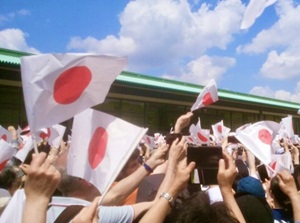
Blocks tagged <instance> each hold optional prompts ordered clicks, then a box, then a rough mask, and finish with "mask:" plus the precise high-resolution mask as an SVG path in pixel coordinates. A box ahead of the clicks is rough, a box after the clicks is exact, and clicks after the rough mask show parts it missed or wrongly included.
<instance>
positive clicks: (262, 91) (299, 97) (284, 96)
mask: <svg viewBox="0 0 300 223" xmlns="http://www.w3.org/2000/svg"><path fill="white" fill-rule="evenodd" d="M249 93H250V94H253V95H257V96H263V97H268V98H275V99H278V100H284V101H291V102H296V103H300V81H299V82H298V83H297V87H296V88H295V90H294V91H293V92H289V91H285V90H277V91H274V90H272V89H271V88H270V87H269V86H265V87H262V86H256V87H254V88H252V89H251V90H250V92H249Z"/></svg>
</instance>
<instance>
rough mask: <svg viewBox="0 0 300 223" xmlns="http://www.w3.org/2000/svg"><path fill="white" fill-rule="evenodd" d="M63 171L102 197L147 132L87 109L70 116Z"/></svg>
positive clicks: (110, 116)
mask: <svg viewBox="0 0 300 223" xmlns="http://www.w3.org/2000/svg"><path fill="white" fill-rule="evenodd" d="M72 129H73V132H72V143H71V146H70V151H69V154H68V163H67V172H68V174H70V175H73V176H77V177H81V178H83V179H85V180H87V181H89V182H91V183H93V184H94V185H95V186H96V187H97V188H98V189H99V191H100V192H101V194H102V195H105V193H106V192H107V190H108V189H109V187H110V186H111V184H112V183H113V181H114V180H115V178H116V177H117V175H118V174H119V172H120V171H121V169H122V168H123V166H124V165H125V163H126V162H127V160H128V159H129V157H130V156H131V154H132V152H133V151H134V150H135V149H136V148H137V145H138V143H139V142H140V140H141V139H142V137H143V136H144V135H145V133H146V132H147V129H144V128H140V127H137V126H135V125H133V124H131V123H128V122H126V121H124V120H121V119H119V118H116V117H114V116H112V115H108V114H106V113H103V112H100V111H96V110H93V109H87V110H85V111H83V112H81V113H80V114H78V115H76V116H75V117H74V122H73V128H72Z"/></svg>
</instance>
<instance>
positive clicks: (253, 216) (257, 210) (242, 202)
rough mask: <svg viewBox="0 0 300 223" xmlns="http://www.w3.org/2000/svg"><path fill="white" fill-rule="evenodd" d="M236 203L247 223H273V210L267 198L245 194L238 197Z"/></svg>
mask: <svg viewBox="0 0 300 223" xmlns="http://www.w3.org/2000/svg"><path fill="white" fill-rule="evenodd" d="M236 202H237V204H238V206H239V208H240V210H241V212H242V214H243V216H244V218H245V220H246V222H247V223H257V222H263V223H273V222H274V219H273V216H272V210H271V208H270V206H269V204H268V203H267V201H266V199H265V198H260V197H256V196H253V195H250V194H245V195H241V196H237V197H236Z"/></svg>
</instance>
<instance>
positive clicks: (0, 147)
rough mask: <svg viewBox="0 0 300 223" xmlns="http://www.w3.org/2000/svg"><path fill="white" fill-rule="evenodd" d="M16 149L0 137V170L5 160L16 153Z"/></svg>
mask: <svg viewBox="0 0 300 223" xmlns="http://www.w3.org/2000/svg"><path fill="white" fill-rule="evenodd" d="M16 152H17V150H16V149H15V148H14V147H12V146H10V145H9V144H8V143H7V142H5V141H4V140H3V139H0V170H2V169H3V167H4V166H5V164H6V163H7V161H8V160H9V159H10V158H11V157H13V156H14V155H15V154H16Z"/></svg>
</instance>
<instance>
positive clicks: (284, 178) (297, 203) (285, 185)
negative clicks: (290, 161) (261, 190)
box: [277, 171, 300, 222]
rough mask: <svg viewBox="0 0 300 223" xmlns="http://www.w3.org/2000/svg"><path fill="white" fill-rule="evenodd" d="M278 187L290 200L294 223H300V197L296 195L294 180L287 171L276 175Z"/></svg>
mask: <svg viewBox="0 0 300 223" xmlns="http://www.w3.org/2000/svg"><path fill="white" fill-rule="evenodd" d="M277 176H278V180H279V187H280V189H281V190H282V192H283V193H285V194H286V195H287V196H288V197H289V198H290V200H291V203H292V207H293V215H294V222H300V195H299V194H298V191H297V187H296V183H295V180H294V178H293V176H292V175H291V174H289V173H288V172H287V171H281V172H279V173H277Z"/></svg>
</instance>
